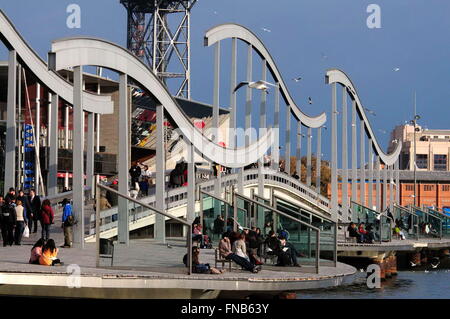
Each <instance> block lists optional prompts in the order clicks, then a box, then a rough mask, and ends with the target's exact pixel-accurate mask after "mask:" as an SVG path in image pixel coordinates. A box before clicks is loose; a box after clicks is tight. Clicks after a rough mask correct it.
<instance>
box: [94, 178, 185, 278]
mask: <svg viewBox="0 0 450 319" xmlns="http://www.w3.org/2000/svg"><path fill="white" fill-rule="evenodd" d="M96 188H97V189H96V198H95V200H96V210H95V215H96V218H95V219H96V220H95V240H96V245H97V253H96V254H97V262H96V266H97V267H99V253H100V189H104V190H107V191H109V192H111V193H113V194H116V195H117V196H119V197H122V198H124V199H126V200H128V201H131V202H134V203H136V204H139V205H141V206H143V207H145V208H147V209H149V210H151V211H153V212H155V213H156V214H160V215H163V216H164V217H167V218H171V219H173V220H176V221H177V222H179V223H181V224H183V225H185V226H187V227H188V229H189V231H188V234H187V236H186V237H187V238H186V246H187V255H188V260H187V262H188V275H191V274H192V225H191V223H189V222H187V221H185V220H183V219H181V218H178V217H175V216H173V215H171V214H169V213H166V212H163V211H160V210H159V209H156V208H154V207H152V206H150V205H147V204H145V203H142V202H140V201H138V200H136V199H134V198H132V197H130V196H128V195H124V194H122V193H120V192H118V191H116V190H115V189H112V188H110V187H107V186H104V185H101V184H99V183H96Z"/></svg>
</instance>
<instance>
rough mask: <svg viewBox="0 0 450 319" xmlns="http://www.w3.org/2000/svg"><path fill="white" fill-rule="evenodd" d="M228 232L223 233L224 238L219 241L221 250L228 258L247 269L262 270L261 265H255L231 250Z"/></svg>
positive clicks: (252, 270)
mask: <svg viewBox="0 0 450 319" xmlns="http://www.w3.org/2000/svg"><path fill="white" fill-rule="evenodd" d="M228 236H229V235H228V233H224V234H223V235H222V239H221V241H220V243H219V252H220V255H221V256H223V257H224V258H225V259H226V260H232V261H234V262H235V263H236V264H238V265H239V266H241V267H242V268H244V269H245V270H248V271H251V272H253V273H257V272H258V271H260V270H261V266H255V265H254V264H252V263H251V262H249V261H248V260H247V259H246V258H243V257H240V256H238V255H236V254H235V253H233V252H232V251H231V244H230V238H228Z"/></svg>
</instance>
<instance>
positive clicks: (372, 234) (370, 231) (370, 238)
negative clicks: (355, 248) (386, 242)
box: [366, 224, 380, 244]
mask: <svg viewBox="0 0 450 319" xmlns="http://www.w3.org/2000/svg"><path fill="white" fill-rule="evenodd" d="M366 232H367V236H366V242H367V243H369V244H373V242H374V241H375V240H380V235H379V234H377V233H376V232H374V231H373V227H372V225H371V224H369V225H367V227H366Z"/></svg>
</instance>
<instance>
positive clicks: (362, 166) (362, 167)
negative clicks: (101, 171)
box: [359, 119, 366, 206]
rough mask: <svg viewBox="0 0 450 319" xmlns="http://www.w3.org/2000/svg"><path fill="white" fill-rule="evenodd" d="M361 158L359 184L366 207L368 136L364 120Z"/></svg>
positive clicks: (361, 129)
mask: <svg viewBox="0 0 450 319" xmlns="http://www.w3.org/2000/svg"><path fill="white" fill-rule="evenodd" d="M360 123H361V124H360V126H359V128H360V158H359V166H360V167H359V184H360V192H359V194H360V202H361V205H364V206H365V205H366V148H365V143H366V135H365V124H364V120H362V119H361V122H360Z"/></svg>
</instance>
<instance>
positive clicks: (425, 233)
mask: <svg viewBox="0 0 450 319" xmlns="http://www.w3.org/2000/svg"><path fill="white" fill-rule="evenodd" d="M409 209H410V210H411V211H412V212H414V213H415V214H416V215H417V216H418V226H419V237H424V238H442V235H443V225H444V219H443V218H442V217H441V216H437V215H436V214H433V213H431V212H429V211H426V210H422V209H420V208H419V207H416V206H413V205H410V206H409Z"/></svg>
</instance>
